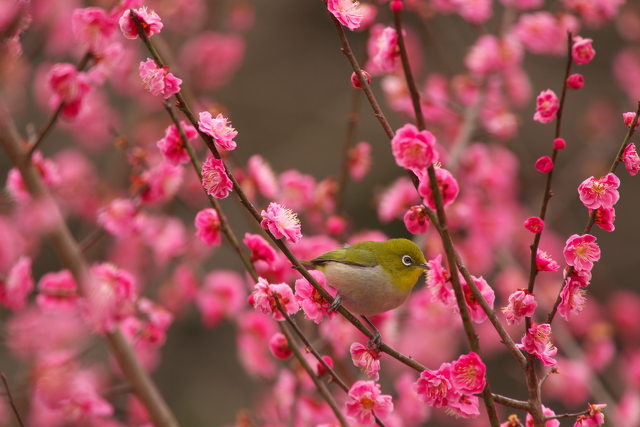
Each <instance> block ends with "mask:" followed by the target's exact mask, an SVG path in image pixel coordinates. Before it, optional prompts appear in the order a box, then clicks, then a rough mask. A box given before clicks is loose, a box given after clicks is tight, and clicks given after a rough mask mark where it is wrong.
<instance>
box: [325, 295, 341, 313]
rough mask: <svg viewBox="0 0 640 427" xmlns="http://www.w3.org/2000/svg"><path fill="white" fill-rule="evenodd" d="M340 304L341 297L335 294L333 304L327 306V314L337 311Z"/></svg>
mask: <svg viewBox="0 0 640 427" xmlns="http://www.w3.org/2000/svg"><path fill="white" fill-rule="evenodd" d="M341 303H342V297H341V296H340V294H336V296H335V298H334V299H333V302H332V303H331V305H329V308H328V309H327V313H331V312H332V311H337V310H338V308H339V307H340V304H341Z"/></svg>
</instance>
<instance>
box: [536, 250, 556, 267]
mask: <svg viewBox="0 0 640 427" xmlns="http://www.w3.org/2000/svg"><path fill="white" fill-rule="evenodd" d="M536 268H537V269H538V271H558V269H559V268H560V266H559V265H558V263H557V262H555V261H554V260H553V258H551V255H549V254H548V253H546V252H545V251H543V250H542V249H538V252H537V253H536Z"/></svg>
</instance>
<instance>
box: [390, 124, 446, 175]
mask: <svg viewBox="0 0 640 427" xmlns="http://www.w3.org/2000/svg"><path fill="white" fill-rule="evenodd" d="M435 144H436V137H435V136H433V134H432V133H431V132H429V131H427V130H423V131H419V130H418V129H417V128H416V127H415V126H414V125H412V124H406V125H404V126H403V127H401V128H400V129H398V130H397V131H396V133H395V135H394V136H393V139H392V140H391V151H392V153H393V156H394V157H395V159H396V163H397V164H398V166H400V167H403V168H406V169H425V168H428V167H429V166H431V165H432V164H433V162H434V161H436V160H438V153H437V152H436V151H435Z"/></svg>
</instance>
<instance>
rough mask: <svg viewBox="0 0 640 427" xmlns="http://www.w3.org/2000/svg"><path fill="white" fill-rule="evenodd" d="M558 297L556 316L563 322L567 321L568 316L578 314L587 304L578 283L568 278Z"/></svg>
mask: <svg viewBox="0 0 640 427" xmlns="http://www.w3.org/2000/svg"><path fill="white" fill-rule="evenodd" d="M560 297H561V301H560V304H559V305H558V314H559V315H560V316H562V317H563V318H564V319H565V320H569V316H570V315H572V314H574V315H575V314H580V313H581V312H582V309H583V308H584V305H585V303H586V302H587V298H586V291H585V290H584V288H583V287H582V286H580V282H578V281H576V280H571V279H570V278H569V279H567V280H566V283H565V286H564V287H563V288H562V291H561V292H560Z"/></svg>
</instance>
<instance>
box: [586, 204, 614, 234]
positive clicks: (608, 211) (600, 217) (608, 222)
mask: <svg viewBox="0 0 640 427" xmlns="http://www.w3.org/2000/svg"><path fill="white" fill-rule="evenodd" d="M592 212H593V211H592V210H591V209H589V215H591V213H592ZM615 220H616V210H615V209H614V208H605V207H599V208H598V209H596V215H595V224H596V225H597V226H598V227H600V228H602V229H603V230H605V231H613V230H615V229H616V226H615V225H614V224H613V223H614V222H615Z"/></svg>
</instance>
